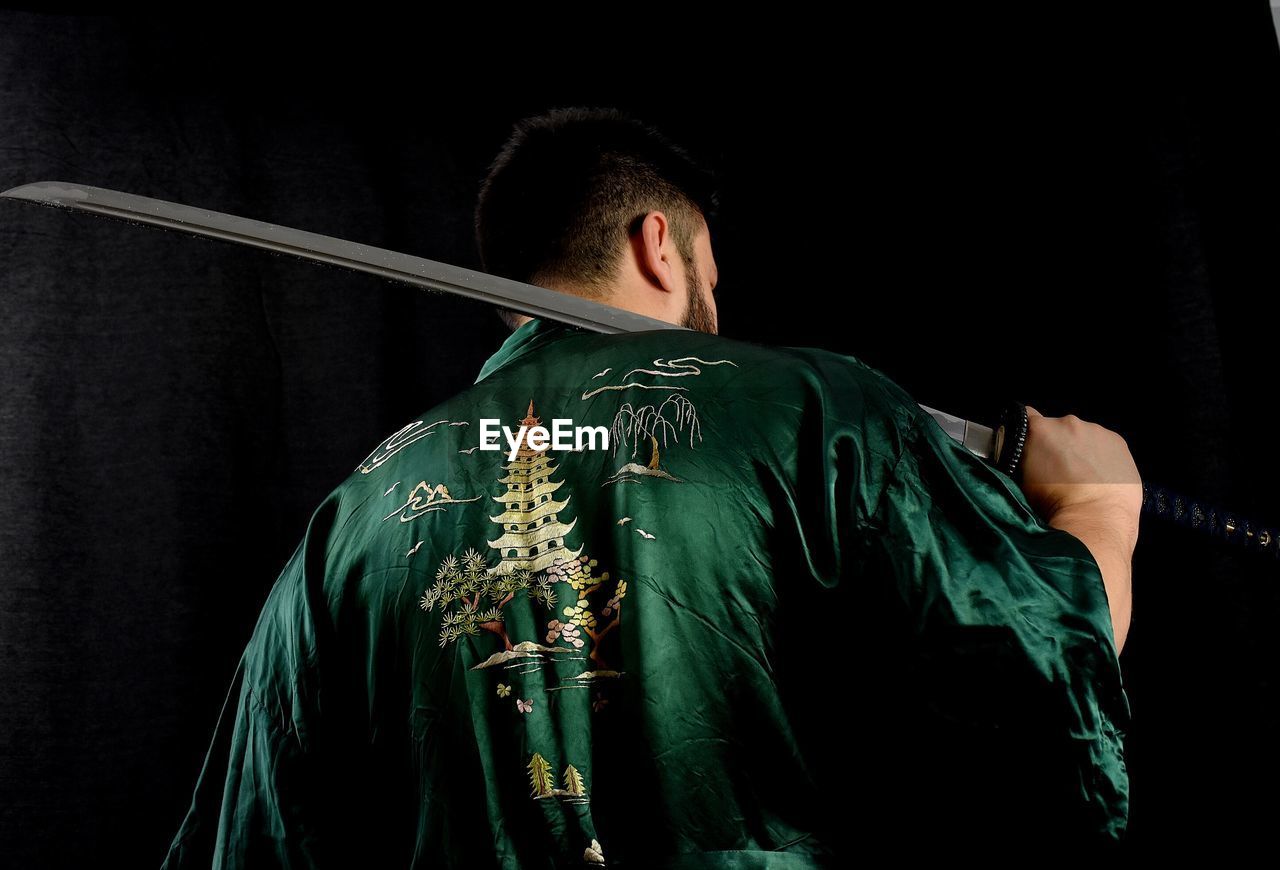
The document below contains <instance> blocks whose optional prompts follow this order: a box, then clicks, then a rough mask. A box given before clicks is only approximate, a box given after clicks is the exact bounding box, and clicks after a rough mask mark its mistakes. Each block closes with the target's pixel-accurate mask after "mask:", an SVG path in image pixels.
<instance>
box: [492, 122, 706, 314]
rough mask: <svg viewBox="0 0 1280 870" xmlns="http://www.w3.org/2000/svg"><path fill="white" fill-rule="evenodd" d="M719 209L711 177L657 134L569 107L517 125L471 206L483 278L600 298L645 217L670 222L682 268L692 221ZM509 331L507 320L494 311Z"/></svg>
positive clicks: (694, 226) (689, 251)
mask: <svg viewBox="0 0 1280 870" xmlns="http://www.w3.org/2000/svg"><path fill="white" fill-rule="evenodd" d="M718 208H719V194H718V191H717V181H716V177H715V174H714V173H713V172H712V171H711V170H710V169H708V168H707V167H704V166H703V165H701V164H700V163H699V162H698V161H697V160H696V159H695V158H694V157H693V156H692V155H691V154H690V153H689V152H688V151H687V150H685V149H684V148H681V147H680V146H678V145H676V144H675V143H673V142H672V141H671V140H669V139H668V138H667V137H666V136H664V135H663V134H662V133H660V132H659V131H658V130H657V129H656V128H654V127H653V126H650V125H648V124H645V123H643V122H641V121H640V120H638V119H636V118H635V117H633V116H631V115H629V114H627V113H625V112H623V111H620V110H618V109H612V108H584V107H568V108H557V109H552V110H550V111H548V112H546V113H545V114H542V115H536V116H533V117H529V118H525V119H523V120H521V121H519V122H517V123H516V125H515V128H514V130H513V132H512V134H511V136H510V137H509V138H508V139H507V141H506V143H505V144H504V145H503V146H502V150H501V151H500V152H499V153H498V156H497V157H496V158H495V159H494V161H493V163H492V165H491V166H490V168H489V172H488V175H487V177H486V178H485V180H484V183H483V184H482V185H481V188H480V195H479V199H478V201H477V203H476V212H475V231H476V245H477V247H478V249H479V254H480V262H481V264H482V268H484V270H485V271H487V272H489V273H491V274H494V275H500V276H502V277H504V278H511V279H513V280H516V281H524V282H526V283H529V284H538V285H540V286H545V284H546V283H548V282H553V281H556V280H560V281H566V282H569V283H571V284H572V285H574V286H575V287H579V288H582V291H583V293H584V294H585V295H590V296H597V297H598V296H602V295H604V292H605V288H606V287H607V286H608V285H609V283H610V282H611V281H612V280H613V278H614V277H615V276H616V274H617V271H618V264H619V260H620V255H621V252H622V250H623V247H624V245H625V244H626V240H627V237H628V236H629V235H630V234H631V233H633V232H634V231H635V230H636V229H637V228H638V226H639V223H640V221H641V220H643V218H644V216H645V214H646V213H647V212H648V211H650V210H653V209H657V210H660V211H662V212H664V213H665V214H666V215H667V217H668V219H669V220H670V226H671V234H672V238H673V240H674V241H675V243H676V248H677V250H678V251H679V252H680V255H681V257H683V258H684V260H685V262H686V263H690V262H692V261H693V239H694V237H695V236H696V235H697V231H698V229H699V226H700V223H699V215H701V218H702V220H705V221H706V222H707V225H708V227H710V226H711V225H712V224H713V223H714V221H715V219H716V213H717V211H718ZM499 314H501V315H502V316H503V319H504V320H506V321H507V324H508V325H509V326H512V325H513V320H512V318H513V317H514V312H512V311H510V310H509V309H499Z"/></svg>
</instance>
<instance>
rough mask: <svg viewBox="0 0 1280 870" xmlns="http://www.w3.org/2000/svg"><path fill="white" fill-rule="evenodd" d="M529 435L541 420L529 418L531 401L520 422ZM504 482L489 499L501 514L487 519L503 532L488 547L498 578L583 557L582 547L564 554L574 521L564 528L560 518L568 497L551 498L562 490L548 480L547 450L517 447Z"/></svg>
mask: <svg viewBox="0 0 1280 870" xmlns="http://www.w3.org/2000/svg"><path fill="white" fill-rule="evenodd" d="M520 422H521V424H522V425H524V426H526V427H528V428H526V429H525V432H526V434H527V433H528V431H529V429H531V428H532V427H534V426H537V425H540V423H541V420H540V419H539V418H538V417H535V416H534V415H533V401H532V400H530V402H529V410H528V413H527V414H526V415H525V418H524V419H523V420H521V421H520ZM504 470H505V472H506V476H505V477H501V478H499V479H498V482H499V483H504V484H506V486H507V491H506V493H504V494H503V495H498V496H492V498H493V500H494V501H496V502H498V504H500V505H502V507H503V511H502V513H500V514H498V515H497V516H491V517H489V519H490V520H492V521H493V522H495V523H497V524H498V525H499V526H500V527H501V528H502V534H501V535H500V536H499V537H498V538H497V539H496V540H493V541H489V542H488V543H489V546H490V547H491V548H493V549H494V550H496V551H497V553H498V556H499V558H500V560H501V561H500V562H499V563H498V565H497V566H495V567H494V571H495V572H497V573H499V574H508V573H510V572H512V571H514V570H516V569H518V568H524V569H526V570H528V571H532V572H535V573H536V572H540V571H544V570H546V569H547V568H549V567H551V565H552V564H553V563H554V562H555V561H556V560H557V559H563V560H565V561H566V562H567V561H569V560H571V559H576V558H577V557H578V556H579V554H581V553H582V549H583V548H582V547H581V546H580V547H578V549H576V550H568V549H566V548H565V537H566V536H567V535H568V534H569V532H570V531H571V530H572V529H573V527H574V525H576V524H577V522H578V520H577V519H576V518H575V519H573V520H572V521H570V522H569V523H563V522H561V521H560V519H559V517H560V514H561V512H562V511H563V510H564V509H565V508H566V507H567V506H568V505H569V500H570V498H571V496H568V495H566V496H565V497H564V500H563V501H557V500H556V499H555V492H556V490H558V489H559V488H560V487H561V486H563V485H564V481H562V480H552V479H551V478H552V474H553V473H554V472H555V467H554V466H553V465H552V462H551V457H549V456H548V455H547V450H546V448H543V449H542V450H533V449H531V448H530V447H529V445H528V443H527V441H526V442H525V443H522V444H521V445H520V448H519V450H518V451H517V452H516V457H515V459H513V460H512V461H510V462H508V463H507V464H506V465H505V466H504Z"/></svg>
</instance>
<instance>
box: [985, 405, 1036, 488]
mask: <svg viewBox="0 0 1280 870" xmlns="http://www.w3.org/2000/svg"><path fill="white" fill-rule="evenodd" d="M1030 426H1031V424H1030V421H1029V420H1028V418H1027V406H1026V405H1024V404H1023V403H1022V402H1009V404H1007V405H1005V407H1004V410H1002V411H1001V412H1000V418H999V421H998V422H997V423H996V434H995V447H994V449H993V450H992V455H991V462H992V464H993V465H994V466H995V467H996V468H998V469H1000V470H1001V471H1003V472H1004V473H1005V474H1007V475H1009V476H1010V477H1012V478H1014V479H1015V480H1016V479H1017V477H1018V472H1019V466H1020V465H1021V463H1022V451H1023V449H1024V448H1025V447H1026V446H1027V432H1028V431H1029V430H1030Z"/></svg>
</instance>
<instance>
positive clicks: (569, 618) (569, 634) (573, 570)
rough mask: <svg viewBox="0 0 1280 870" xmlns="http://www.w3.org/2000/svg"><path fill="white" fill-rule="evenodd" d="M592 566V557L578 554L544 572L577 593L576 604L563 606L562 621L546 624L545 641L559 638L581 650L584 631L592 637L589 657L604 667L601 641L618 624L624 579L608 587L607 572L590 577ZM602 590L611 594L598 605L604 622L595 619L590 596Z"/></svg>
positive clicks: (593, 560) (625, 589)
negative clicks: (574, 557)
mask: <svg viewBox="0 0 1280 870" xmlns="http://www.w3.org/2000/svg"><path fill="white" fill-rule="evenodd" d="M595 566H596V560H595V559H588V558H587V557H586V556H579V557H578V558H576V559H571V560H570V561H568V562H561V563H558V564H555V565H552V566H551V567H550V568H548V569H547V574H549V575H552V576H553V577H554V578H555V579H556V580H557V581H559V582H561V583H568V584H569V585H570V586H571V587H573V590H574V591H575V592H576V593H577V594H578V600H577V603H576V604H575V605H574V606H572V607H565V609H564V615H565V620H564V621H563V622H562V621H560V620H559V619H554V620H552V621H551V622H549V623H547V629H548V631H547V643H554V642H555V641H556V638H557V637H559V638H561V639H563V640H564V641H565V643H568V644H570V645H572V646H574V647H576V648H578V649H581V648H582V647H583V645H584V643H583V640H582V638H581V637H579V634H580V633H582V632H585V633H586V635H587V637H589V638H591V660H592V661H593V662H595V663H596V664H597V665H598V666H599V667H601V668H603V667H605V662H604V659H603V658H602V657H601V655H600V641H602V640H603V639H604V637H605V636H606V635H607V634H609V632H611V631H613V630H614V629H615V628H618V626H619V625H620V623H621V620H622V599H623V598H624V597H626V594H627V581H626V580H618V581H616V582H615V583H613V584H612V586H610V583H609V572H608V571H606V572H604V573H603V574H601V575H600V576H599V577H594V576H592V574H591V569H592V568H594V567H595ZM601 589H604V590H606V592H611V593H612V594H611V595H610V597H609V598H608V599H607V600H606V601H605V603H604V604H603V605H602V606H600V607H599V610H600V619H603V620H606V621H605V622H604V623H603V624H602V623H601V622H600V620H598V619H597V618H596V615H595V612H594V611H593V610H592V604H591V596H592V595H593V594H595V593H596V592H598V591H599V590H601ZM597 600H598V599H597Z"/></svg>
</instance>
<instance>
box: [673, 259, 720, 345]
mask: <svg viewBox="0 0 1280 870" xmlns="http://www.w3.org/2000/svg"><path fill="white" fill-rule="evenodd" d="M685 275H686V276H687V277H686V280H687V283H688V285H689V301H688V302H687V303H686V304H685V307H684V317H682V318H680V325H681V326H683V327H684V328H685V329H696V330H698V331H699V332H709V333H711V334H712V335H716V334H717V332H716V322H715V319H714V318H713V317H712V316H711V306H709V305H707V302H706V300H705V299H703V298H702V276H701V275H699V274H698V267H697V265H696V264H695V263H693V262H692V261H690V262H688V263H686V264H685Z"/></svg>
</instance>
